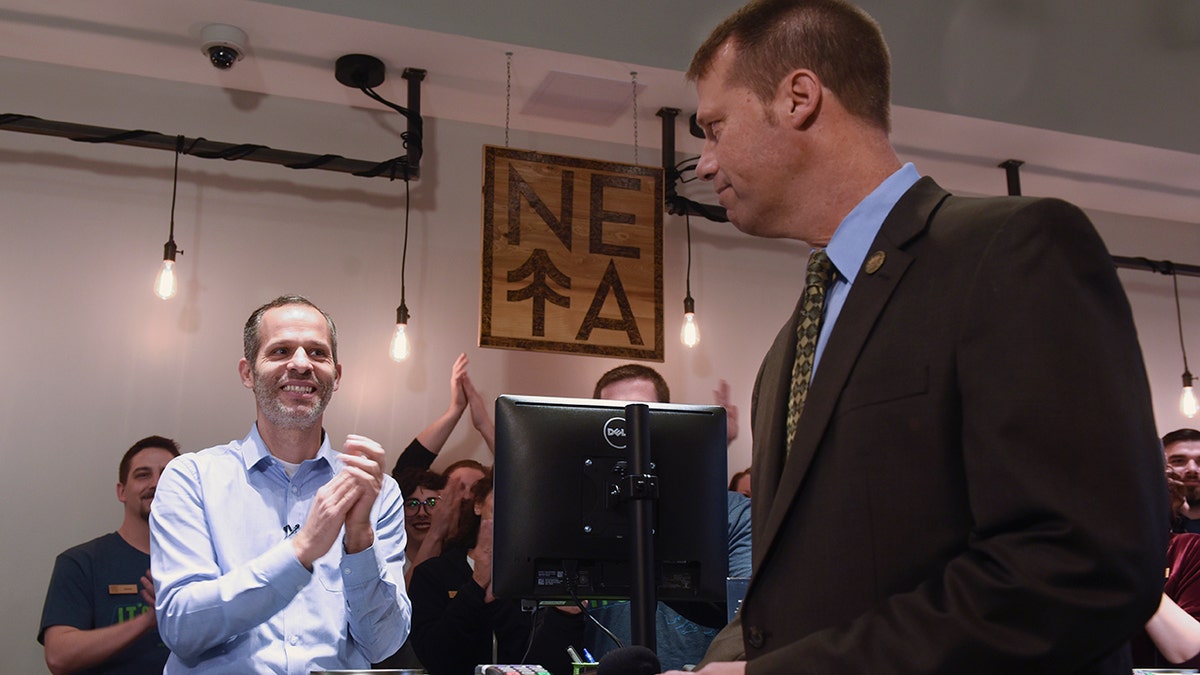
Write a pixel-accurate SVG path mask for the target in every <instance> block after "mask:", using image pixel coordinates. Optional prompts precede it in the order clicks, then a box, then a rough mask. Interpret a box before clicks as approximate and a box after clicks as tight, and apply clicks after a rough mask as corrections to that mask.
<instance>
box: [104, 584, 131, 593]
mask: <svg viewBox="0 0 1200 675" xmlns="http://www.w3.org/2000/svg"><path fill="white" fill-rule="evenodd" d="M108 594H109V595H137V594H138V586H137V584H109V585H108Z"/></svg>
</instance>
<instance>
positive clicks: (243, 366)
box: [238, 358, 254, 389]
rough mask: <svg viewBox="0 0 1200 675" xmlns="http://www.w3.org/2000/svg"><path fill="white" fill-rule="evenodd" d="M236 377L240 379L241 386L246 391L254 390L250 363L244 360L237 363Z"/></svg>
mask: <svg viewBox="0 0 1200 675" xmlns="http://www.w3.org/2000/svg"><path fill="white" fill-rule="evenodd" d="M238 375H239V376H240V377H241V378H242V386H243V387H245V388H247V389H253V388H254V373H253V372H251V368H250V362H249V361H247V360H246V359H245V358H243V359H242V360H240V361H238Z"/></svg>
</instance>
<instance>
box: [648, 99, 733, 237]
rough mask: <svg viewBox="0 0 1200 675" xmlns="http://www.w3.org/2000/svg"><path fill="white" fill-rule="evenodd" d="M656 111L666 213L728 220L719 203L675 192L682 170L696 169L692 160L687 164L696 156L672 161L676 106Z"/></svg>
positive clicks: (717, 220)
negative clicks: (717, 204) (691, 198)
mask: <svg viewBox="0 0 1200 675" xmlns="http://www.w3.org/2000/svg"><path fill="white" fill-rule="evenodd" d="M655 114H656V115H658V116H659V117H661V118H662V121H663V122H662V167H663V178H664V179H665V181H664V182H665V183H666V189H665V190H663V205H664V207H665V208H666V210H667V213H669V214H671V215H674V216H683V215H693V216H700V217H702V218H707V219H709V220H712V221H716V222H718V223H727V222H729V218H727V217H726V216H725V209H723V208H721V207H720V206H712V205H710V204H701V203H699V202H695V201H692V200H690V199H688V198H687V197H684V196H683V195H680V194H679V193H677V192H676V191H675V187H676V185H677V184H678V183H680V182H681V180H682V178H683V172H684V171H689V170H690V171H695V170H696V165H695V164H694V163H692V164H689V162H696V161H698V160H699V158H697V157H691V158H688V159H685V160H683V161H682V162H676V161H675V118H676V117H678V116H679V108H659V109H658V112H657V113H655ZM680 165H683V166H680Z"/></svg>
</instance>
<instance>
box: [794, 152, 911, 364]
mask: <svg viewBox="0 0 1200 675" xmlns="http://www.w3.org/2000/svg"><path fill="white" fill-rule="evenodd" d="M920 179H921V174H919V173H917V169H916V167H914V166H913V165H912V163H911V162H910V163H908V164H905V165H904V166H902V167H900V168H899V169H898V170H897V171H896V173H893V174H892V175H890V176H888V177H887V179H885V180H884V181H883V182H882V183H880V184H879V187H877V188H875V189H874V190H873V191H872V192H871V194H869V195H867V196H866V198H865V199H863V200H862V201H861V202H859V203H858V206H855V207H854V210H852V211H851V212H850V213H848V214H846V217H845V218H843V219H842V222H841V223H840V224H839V225H838V228H837V230H835V231H834V233H833V237H831V238H830V240H829V245H828V246H826V247H825V254H826V255H828V256H829V261H830V262H832V263H833V266H834V268H835V269H836V270H837V276H836V277H835V278H834V281H833V284H832V285H831V286H830V287H829V290H828V291H826V294H825V318H824V319H823V320H822V321H821V334H820V336H819V337H818V338H817V349H816V353H815V356H814V357H813V372H812V375H811V376H810V377H816V374H817V366H819V365H820V364H821V354H823V353H825V344H826V342H827V341H828V340H829V333H830V331H832V330H833V324H835V323H837V318H838V315H839V314H841V312H842V306H843V305H845V304H846V296H847V295H848V294H849V293H850V287H851V286H853V285H854V279H855V278H856V277H857V276H858V271H859V270H860V269H862V266H863V261H864V260H866V259H867V253H869V252H870V248H871V244H872V242H874V241H875V237H876V236H877V235H878V234H879V228H881V227H883V221H884V219H885V218H887V216H888V214H889V213H891V212H892V209H893V208H894V207H895V206H896V202H898V201H900V198H901V197H903V196H904V193H905V192H908V189H909V188H911V187H912V186H913V185H914V184H915V183H916V182H917V181H918V180H920Z"/></svg>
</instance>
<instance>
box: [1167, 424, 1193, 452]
mask: <svg viewBox="0 0 1200 675" xmlns="http://www.w3.org/2000/svg"><path fill="white" fill-rule="evenodd" d="M1183 441H1200V431H1196V430H1195V429H1176V430H1175V431H1172V432H1171V433H1169V434H1167V435H1166V436H1163V437H1162V444H1163V449H1164V450H1165V449H1167V448H1169V447H1171V446H1172V445H1174V444H1176V443H1181V442H1183Z"/></svg>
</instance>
